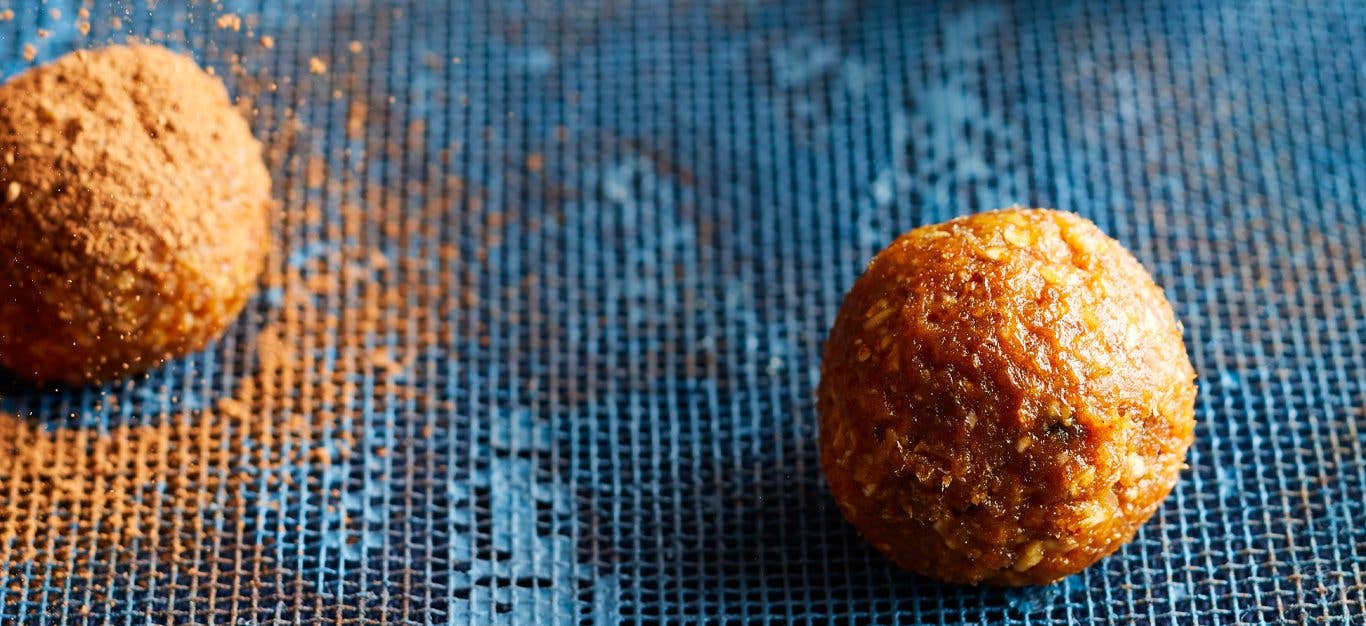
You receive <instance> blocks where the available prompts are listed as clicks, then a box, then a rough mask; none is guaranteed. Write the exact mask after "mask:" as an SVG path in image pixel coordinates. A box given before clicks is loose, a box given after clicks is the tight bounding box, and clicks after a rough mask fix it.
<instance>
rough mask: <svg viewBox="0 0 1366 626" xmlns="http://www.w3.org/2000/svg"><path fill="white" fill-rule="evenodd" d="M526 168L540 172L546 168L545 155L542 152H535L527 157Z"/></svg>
mask: <svg viewBox="0 0 1366 626" xmlns="http://www.w3.org/2000/svg"><path fill="white" fill-rule="evenodd" d="M526 169H527V170H528V171H531V172H539V171H541V170H543V169H545V157H543V156H541V155H540V153H535V154H532V155H530V156H528V157H527V158H526Z"/></svg>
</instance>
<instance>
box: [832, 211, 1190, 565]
mask: <svg viewBox="0 0 1366 626" xmlns="http://www.w3.org/2000/svg"><path fill="white" fill-rule="evenodd" d="M1194 379H1195V373H1194V371H1193V370H1192V368H1191V365H1190V361H1189V359H1188V358H1187V357H1186V351H1185V346H1184V345H1183V344H1182V342H1181V325H1180V323H1178V322H1177V320H1176V317H1175V315H1174V314H1173V313H1172V309H1171V306H1170V305H1169V304H1168V303H1167V300H1166V298H1165V297H1163V295H1162V291H1161V290H1160V289H1159V288H1158V287H1157V285H1155V284H1153V280H1152V278H1151V277H1150V276H1149V275H1148V272H1146V271H1145V270H1144V269H1143V267H1142V266H1141V265H1139V263H1138V261H1137V260H1135V259H1134V257H1133V256H1132V255H1130V254H1129V252H1128V251H1126V250H1125V249H1124V248H1123V247H1122V246H1120V244H1119V243H1118V242H1116V241H1115V240H1113V239H1111V238H1109V237H1107V236H1105V234H1104V233H1102V232H1101V231H1100V230H1099V229H1098V228H1096V226H1095V225H1094V224H1092V223H1091V222H1089V221H1087V220H1085V219H1082V218H1080V217H1077V216H1076V215H1073V214H1071V213H1064V212H1060V211H1052V210H1025V209H1006V210H1001V211H993V212H988V213H981V214H977V215H972V216H969V217H963V218H959V219H955V220H951V221H949V222H945V223H943V224H938V225H934V226H926V227H924V228H917V229H915V230H913V231H911V232H909V233H906V234H905V235H902V236H901V237H900V238H898V239H897V240H896V241H894V242H892V245H890V246H888V247H887V248H886V249H885V250H883V251H882V252H880V253H878V255H877V256H876V257H874V258H873V260H872V262H871V263H869V264H868V269H867V271H866V272H865V273H864V274H863V276H862V277H860V278H859V279H858V281H857V282H856V283H855V284H854V287H853V289H851V290H850V292H849V294H848V296H847V297H846V298H845V300H844V303H843V305H842V306H841V307H840V311H839V315H838V317H836V319H835V325H834V328H833V329H832V330H831V331H830V338H829V341H828V342H827V343H826V345H825V358H824V362H823V365H822V371H821V384H820V389H819V410H820V417H821V434H820V443H821V463H822V466H823V467H824V469H825V475H826V478H827V479H828V481H829V483H830V489H831V491H832V492H833V493H834V496H835V499H836V501H837V502H838V503H839V506H840V509H841V510H842V511H843V512H844V516H845V517H846V518H847V519H848V520H849V521H850V523H852V524H853V525H854V527H856V528H857V529H858V530H859V532H861V533H862V534H863V536H864V537H866V538H867V539H868V541H870V542H871V543H872V544H873V545H874V546H876V547H877V549H878V550H880V551H882V552H883V553H885V554H886V555H887V556H889V557H891V559H892V560H893V561H895V562H896V563H897V564H898V565H900V566H902V567H905V568H907V569H910V570H914V571H916V572H920V573H922V574H925V575H927V576H931V577H934V578H938V579H941V580H946V581H951V582H958V583H982V582H985V583H991V584H1003V585H1023V584H1039V583H1047V582H1051V581H1054V580H1057V579H1059V578H1062V577H1064V576H1067V575H1069V574H1072V573H1075V572H1077V571H1080V570H1081V569H1083V568H1085V567H1086V566H1088V565H1090V564H1091V563H1093V562H1095V561H1096V560H1097V559H1100V558H1101V557H1103V556H1105V555H1107V554H1110V553H1111V552H1114V551H1115V550H1116V549H1117V548H1119V547H1120V546H1121V545H1123V544H1124V543H1125V542H1127V541H1129V539H1130V538H1132V537H1133V535H1134V532H1135V531H1136V530H1137V529H1138V527H1139V526H1140V525H1142V524H1143V522H1144V521H1146V520H1147V519H1148V518H1149V517H1150V516H1151V515H1152V514H1153V512H1154V511H1155V510H1156V509H1157V507H1158V505H1159V504H1160V503H1161V501H1162V499H1163V498H1164V497H1166V495H1167V493H1168V492H1169V491H1170V490H1171V488H1172V486H1173V485H1174V484H1175V483H1176V480H1177V476H1178V474H1179V473H1180V471H1181V468H1182V467H1183V464H1184V463H1183V459H1184V458H1185V455H1186V449H1187V448H1188V447H1190V444H1191V439H1192V431H1193V428H1194V424H1195V420H1194V402H1195V384H1194Z"/></svg>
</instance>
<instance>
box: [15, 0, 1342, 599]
mask: <svg viewBox="0 0 1366 626" xmlns="http://www.w3.org/2000/svg"><path fill="white" fill-rule="evenodd" d="M561 4H564V6H561ZM83 7H85V8H87V9H88V12H86V13H83V12H82V8H83ZM53 9H56V12H55V14H54V12H53V11H52V10H53ZM12 10H13V15H12V17H10V18H9V19H5V20H3V21H0V70H3V72H4V75H5V76H12V75H14V74H15V73H17V72H19V71H21V70H23V69H24V68H26V67H29V66H30V65H31V63H30V62H29V61H27V60H26V59H25V56H26V55H30V54H31V55H32V56H34V57H35V59H36V61H37V62H42V61H45V60H50V59H52V58H55V57H56V56H58V55H60V54H62V53H65V52H68V51H70V50H74V49H78V48H84V47H90V46H95V45H99V44H102V43H105V42H113V41H118V42H121V41H123V40H124V39H125V38H126V37H127V36H129V35H132V36H135V37H137V38H139V39H147V40H151V41H155V42H160V43H163V44H165V45H168V46H171V47H173V48H176V49H180V50H184V51H188V52H190V53H191V54H193V55H194V56H195V57H196V59H198V60H199V61H200V62H201V63H203V64H205V65H207V66H210V67H213V68H214V70H215V71H216V73H217V74H218V75H220V76H222V77H223V78H224V80H225V81H226V82H227V83H228V85H229V89H230V90H231V91H232V93H233V94H234V95H236V96H240V97H242V98H244V104H243V108H244V109H245V110H246V111H247V112H248V118H249V119H250V120H251V122H252V126H253V128H254V130H255V132H256V133H257V135H258V137H260V138H261V139H262V141H263V142H264V143H265V144H266V145H267V146H268V150H267V155H266V156H267V161H268V164H269V165H270V167H271V169H272V175H273V178H274V182H275V185H276V187H275V197H276V198H278V200H279V207H278V211H277V218H276V233H277V236H276V244H277V252H276V253H275V254H274V256H273V257H272V259H271V265H270V269H269V270H268V272H267V275H266V276H265V277H263V280H262V288H261V293H260V295H259V296H258V297H257V298H255V299H254V300H253V301H252V303H251V304H250V305H249V306H248V309H247V311H246V312H245V313H244V314H243V316H242V317H241V319H240V320H239V321H238V322H237V323H236V324H235V325H234V326H233V327H232V328H231V329H230V330H229V332H228V333H227V335H226V336H225V337H224V338H223V339H222V340H221V341H218V342H217V343H215V344H213V345H212V346H210V347H209V348H208V349H207V350H205V351H204V352H202V353H199V354H195V355H192V356H190V357H187V358H184V359H179V360H177V361H174V362H171V363H168V364H167V365H165V366H164V367H161V368H160V369H158V370H156V371H154V372H152V373H150V374H149V375H146V376H142V377H138V378H136V379H132V380H126V381H120V382H117V383H111V384H108V385H105V386H103V387H91V388H68V389H58V390H53V389H34V388H32V387H28V386H25V385H22V384H19V383H17V382H12V381H9V379H8V378H6V379H4V380H5V381H6V382H4V383H3V384H0V396H3V398H2V399H0V409H3V410H4V412H5V414H4V415H0V437H3V444H4V449H3V450H2V451H3V452H4V453H5V454H6V455H7V459H8V463H7V464H6V463H0V468H4V473H5V475H3V476H0V618H3V621H5V622H10V623H24V624H29V623H32V624H57V623H63V624H64V623H120V624H134V623H139V624H140V623H227V624H270V623H297V622H319V623H338V624H375V623H395V624H429V623H432V624H437V623H439V624H446V623H452V624H454V623H459V624H488V623H495V624H502V623H534V624H570V623H574V624H595V623H615V622H643V623H665V622H668V623H673V622H690V621H715V622H728V623H776V624H781V623H821V624H827V623H840V624H851V623H908V624H909V623H937V624H948V623H1012V624H1013V623H1022V624H1023V623H1029V624H1052V623H1067V624H1089V623H1098V622H1106V621H1114V622H1123V623H1161V624H1195V623H1200V624H1232V623H1274V622H1279V621H1282V620H1285V621H1289V622H1294V623H1340V624H1346V623H1363V621H1366V617H1363V615H1366V582H1364V581H1366V573H1364V572H1363V569H1366V384H1364V383H1363V380H1366V302H1364V301H1363V297H1362V295H1361V294H1362V293H1363V292H1364V291H1366V260H1364V259H1363V255H1364V252H1366V251H1364V250H1363V243H1362V242H1363V240H1364V239H1366V219H1364V218H1366V140H1364V139H1363V138H1364V137H1366V128H1364V127H1363V126H1366V122H1364V121H1363V120H1366V97H1364V96H1366V72H1363V69H1362V67H1363V66H1362V59H1363V58H1366V44H1363V42H1366V5H1363V4H1362V3H1359V2H1353V1H1348V0H1342V1H1339V2H1332V1H1325V2H1275V1H1272V2H1262V1H1258V2H1226V1H1218V0H1170V1H1152V2H1111V3H1082V2H1069V1H1058V2H1014V3H997V2H958V3H929V2H913V1H904V0H870V1H867V2H833V1H832V2H812V1H793V2H762V1H756V2H734V1H718V2H653V3H626V2H615V1H610V0H599V1H596V2H595V1H588V2H574V3H553V2H498V3H487V5H485V4H484V3H477V4H466V3H458V4H455V3H453V4H450V5H447V3H427V2H412V3H337V4H333V5H315V4H314V3H298V2H274V1H272V2H258V3H232V2H227V3H222V4H210V3H200V4H188V5H187V4H185V3H179V2H158V3H154V4H153V5H151V6H147V5H143V4H137V3H135V4H134V5H132V6H129V5H126V4H124V3H108V4H106V3H86V4H84V5H82V4H81V3H78V2H57V1H49V2H46V3H44V4H42V5H41V6H38V5H36V4H24V5H12ZM28 46H32V48H28ZM1016 203H1019V204H1025V205H1031V206H1048V207H1057V208H1061V209H1067V210H1071V211H1076V212H1078V213H1081V214H1082V215H1084V216H1086V217H1088V218H1090V219H1092V220H1094V221H1096V222H1097V223H1098V224H1099V225H1100V226H1101V228H1102V229H1104V230H1105V231H1106V232H1108V233H1109V234H1111V235H1112V236H1114V237H1116V238H1117V239H1119V240H1120V241H1121V242H1122V243H1124V244H1125V245H1126V246H1127V247H1128V248H1129V249H1130V250H1132V251H1133V252H1134V254H1135V255H1136V256H1137V257H1138V258H1139V259H1140V260H1141V261H1142V262H1143V263H1144V264H1145V265H1146V266H1147V267H1148V268H1149V269H1150V270H1151V271H1152V273H1153V274H1154V277H1155V279H1156V280H1157V282H1158V283H1159V284H1160V285H1162V286H1163V287H1164V288H1165V290H1166V292H1167V294H1168V297H1169V299H1170V300H1171V301H1172V303H1173V305H1174V306H1175V308H1176V310H1177V314H1178V316H1179V317H1180V318H1181V320H1182V321H1183V322H1184V324H1185V328H1186V345H1187V348H1188V350H1189V352H1190V354H1191V357H1192V360H1193V362H1194V364H1195V368H1196V370H1197V372H1198V374H1199V376H1200V379H1199V385H1200V395H1199V398H1198V401H1197V419H1198V420H1199V425H1198V428H1197V432H1196V442H1195V445H1194V447H1193V448H1192V449H1191V451H1190V455H1189V458H1188V462H1189V464H1190V470H1189V471H1188V472H1186V473H1185V474H1183V476H1182V479H1181V482H1180V483H1179V485H1178V486H1177V487H1176V489H1175V491H1174V492H1173V493H1172V495H1171V496H1170V498H1169V499H1168V500H1167V501H1166V502H1165V504H1164V506H1163V507H1162V508H1161V510H1160V511H1159V512H1158V513H1157V514H1156V516H1155V517H1154V518H1153V520H1152V521H1151V522H1150V523H1149V524H1148V525H1146V526H1145V527H1144V528H1143V529H1142V530H1141V531H1140V532H1139V534H1138V536H1137V537H1136V538H1135V540H1134V541H1133V543H1131V544H1130V545H1128V546H1126V547H1125V548H1123V549H1122V550H1121V551H1120V552H1118V553H1117V554H1115V555H1114V556H1112V557H1110V558H1108V559H1105V560H1103V561H1101V562H1100V563H1098V564H1097V565H1095V566H1094V567H1092V568H1090V569H1088V570H1086V571H1084V572H1082V573H1081V574H1078V575H1075V576H1072V577H1070V578H1068V579H1066V580H1064V581H1063V582H1061V583H1059V584H1057V585H1053V586H1049V587H1044V588H1034V589H1015V590H1000V589H991V588H972V587H957V586H946V585H940V584H937V583H935V582H932V581H929V580H926V579H924V578H920V577H917V576H914V575H911V574H907V573H903V572H900V571H898V570H896V569H895V568H894V567H893V566H891V565H890V564H889V563H888V562H887V561H886V560H884V559H883V558H882V557H880V556H879V555H878V554H877V553H876V552H875V551H874V550H873V549H872V548H871V547H870V546H868V545H867V544H866V543H865V542H863V541H862V540H861V539H860V538H859V537H858V536H857V534H856V533H855V532H854V531H853V530H852V529H851V528H850V527H849V526H848V525H847V524H846V523H845V522H844V521H843V520H842V518H841V517H840V514H839V512H838V510H837V509H836V508H835V506H834V504H833V502H832V501H831V499H830V497H829V494H828V492H827V490H826V488H825V485H824V481H823V479H822V477H821V474H820V470H819V466H818V463H817V458H818V457H817V451H816V416H815V411H814V402H813V389H814V388H815V386H816V383H817V380H818V374H819V354H820V348H821V342H822V341H823V339H824V337H825V333H826V331H827V329H828V328H829V324H830V322H831V320H832V319H833V317H834V313H835V310H836V308H837V306H838V304H839V302H840V297H841V295H842V294H843V293H844V291H845V290H846V289H847V288H848V287H849V285H850V284H851V283H852V282H853V280H854V279H855V278H856V277H857V276H858V274H859V272H860V271H861V269H862V267H863V264H864V263H865V262H866V260H867V259H868V258H870V257H871V256H872V255H873V253H874V252H876V251H877V250H878V249H879V248H881V247H882V246H883V245H885V244H886V243H887V242H889V241H890V240H891V239H892V238H893V237H894V236H895V235H896V234H898V233H900V232H903V231H905V230H909V229H911V228H913V227H915V226H918V225H921V224H926V223H931V222H937V221H941V220H944V219H947V218H949V217H952V216H955V215H960V214H963V213H967V212H972V211H977V210H985V209H990V208H996V207H1001V206H1007V205H1011V204H1016Z"/></svg>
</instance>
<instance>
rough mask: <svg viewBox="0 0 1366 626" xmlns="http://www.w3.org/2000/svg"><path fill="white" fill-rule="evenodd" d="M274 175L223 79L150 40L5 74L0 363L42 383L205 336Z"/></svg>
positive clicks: (227, 318) (240, 294)
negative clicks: (13, 74)
mask: <svg viewBox="0 0 1366 626" xmlns="http://www.w3.org/2000/svg"><path fill="white" fill-rule="evenodd" d="M269 204H270V177H269V175H268V173H267V171H266V167H265V164H264V163H263V161H262V158H261V145H260V144H259V143H258V142H257V141H256V139H254V138H253V137H252V135H251V130H250V129H249V128H248V127H247V122H246V120H245V119H243V117H242V115H241V114H240V113H238V112H237V110H236V109H234V108H233V106H232V103H231V102H230V101H229V100H228V93H227V90H226V89H225V88H224V87H223V83H222V82H221V81H219V80H218V79H217V78H215V77H213V76H211V75H209V74H207V73H205V72H204V71H203V70H201V69H200V68H199V66H197V65H195V62H194V61H193V60H191V59H189V58H188V57H185V56H182V55H179V54H176V53H173V52H171V51H169V50H166V49H164V48H160V47H154V46H142V45H134V46H111V47H108V48H103V49H100V50H94V51H81V52H75V53H72V54H68V55H66V56H64V57H62V58H60V59H58V60H57V61H56V62H54V63H52V64H50V65H47V66H44V67H39V68H36V69H33V70H30V71H28V72H26V73H24V74H22V75H20V76H18V77H16V78H14V79H13V80H11V81H10V82H9V83H7V84H5V85H3V86H0V364H3V365H4V366H5V367H6V368H8V369H9V370H11V371H12V372H13V373H14V374H16V375H18V376H20V377H23V378H26V379H30V380H32V381H36V382H49V381H61V382H72V383H82V382H91V381H99V380H105V379H109V378H112V377H117V376H124V375H129V374H134V373H137V372H140V371H143V370H146V369H148V368H151V367H153V366H155V365H157V364H158V363H160V362H162V361H163V360H165V359H168V358H172V357H176V356H180V355H183V354H186V353H188V352H191V351H195V350H198V349H200V348H202V347H203V346H204V345H205V344H206V343H208V342H209V341H211V340H213V339H214V338H216V337H217V336H219V335H220V334H221V333H222V332H223V330H224V328H225V327H226V326H227V325H228V324H229V323H230V322H231V321H232V320H233V319H234V318H235V317H236V316H237V314H238V313H239V312H240V311H241V310H242V307H243V305H244V304H245V302H246V300H247V298H248V296H249V295H250V294H251V293H252V291H253V288H254V286H255V284H256V278H257V276H258V275H259V274H260V272H261V269H262V265H263V263H264V260H265V253H266V248H267V239H268V228H269V225H268V215H267V211H268V207H269Z"/></svg>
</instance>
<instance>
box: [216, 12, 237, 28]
mask: <svg viewBox="0 0 1366 626" xmlns="http://www.w3.org/2000/svg"><path fill="white" fill-rule="evenodd" d="M215 23H216V24H217V25H218V28H219V29H220V30H231V31H233V32H239V31H241V30H242V18H241V16H239V15H237V14H236V13H224V14H223V15H220V16H218V20H216V22H215Z"/></svg>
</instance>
